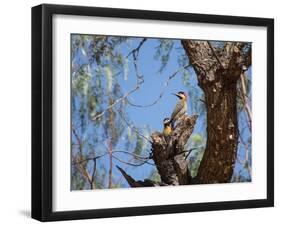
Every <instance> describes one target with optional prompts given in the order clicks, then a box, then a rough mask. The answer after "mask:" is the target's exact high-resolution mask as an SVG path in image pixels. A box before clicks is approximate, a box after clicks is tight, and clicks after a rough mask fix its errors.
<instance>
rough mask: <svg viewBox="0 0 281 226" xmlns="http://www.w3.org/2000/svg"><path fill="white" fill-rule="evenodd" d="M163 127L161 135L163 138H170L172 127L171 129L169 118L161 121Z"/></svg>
mask: <svg viewBox="0 0 281 226" xmlns="http://www.w3.org/2000/svg"><path fill="white" fill-rule="evenodd" d="M163 125H164V128H163V134H164V136H165V137H167V136H170V135H171V133H172V127H171V121H170V119H169V118H165V119H164V120H163Z"/></svg>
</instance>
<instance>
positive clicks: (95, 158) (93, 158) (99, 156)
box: [72, 153, 108, 165]
mask: <svg viewBox="0 0 281 226" xmlns="http://www.w3.org/2000/svg"><path fill="white" fill-rule="evenodd" d="M106 155H108V153H105V154H102V155H98V156H95V157H89V158H85V159H83V160H80V161H73V162H72V164H73V165H75V164H81V163H83V162H87V161H90V160H93V161H95V160H97V159H98V158H101V157H104V156H106Z"/></svg>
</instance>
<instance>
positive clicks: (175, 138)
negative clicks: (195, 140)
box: [118, 115, 198, 187]
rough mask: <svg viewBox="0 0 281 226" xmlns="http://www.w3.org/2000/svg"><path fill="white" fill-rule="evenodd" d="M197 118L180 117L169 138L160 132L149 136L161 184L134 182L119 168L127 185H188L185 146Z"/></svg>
mask: <svg viewBox="0 0 281 226" xmlns="http://www.w3.org/2000/svg"><path fill="white" fill-rule="evenodd" d="M197 118H198V116H197V115H193V116H187V115H184V116H182V117H181V118H180V119H179V120H178V123H177V124H176V126H175V129H174V131H173V132H172V134H171V136H170V137H165V136H164V135H163V134H162V133H160V132H154V133H153V134H152V135H151V139H152V158H153V160H154V162H155V165H156V168H157V170H158V173H159V174H160V176H161V183H156V182H153V181H151V180H147V179H145V180H144V181H137V182H136V181H135V180H134V179H133V178H132V177H131V176H129V175H128V174H127V173H126V172H125V171H124V170H122V169H121V168H120V167H119V168H118V169H119V170H120V172H121V173H122V175H123V176H124V178H125V179H126V180H127V182H128V184H129V185H130V186H131V187H132V186H133V187H141V186H142V187H143V186H159V185H160V186H162V185H180V184H189V183H190V181H191V176H190V172H189V169H188V165H187V161H186V151H185V145H186V143H187V141H188V139H189V137H190V135H191V134H192V132H193V128H194V125H195V123H196V120H197ZM189 152H191V151H190V150H189ZM148 181H149V182H148ZM136 183H137V184H136Z"/></svg>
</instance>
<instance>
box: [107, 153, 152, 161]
mask: <svg viewBox="0 0 281 226" xmlns="http://www.w3.org/2000/svg"><path fill="white" fill-rule="evenodd" d="M113 153H125V154H128V155H131V156H133V157H134V158H136V159H140V160H147V159H151V157H150V156H141V155H137V154H134V153H131V152H128V151H113Z"/></svg>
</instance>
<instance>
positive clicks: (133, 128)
mask: <svg viewBox="0 0 281 226" xmlns="http://www.w3.org/2000/svg"><path fill="white" fill-rule="evenodd" d="M119 115H120V117H121V119H122V120H123V121H124V122H125V123H126V124H127V126H128V127H129V128H130V129H132V130H133V131H134V132H135V133H136V134H138V135H139V136H140V137H142V138H144V139H145V140H147V141H148V142H149V143H151V144H152V141H151V140H150V139H149V138H147V137H146V136H144V135H143V134H141V133H140V132H139V131H138V130H137V129H136V128H135V126H133V125H131V124H130V123H129V122H128V121H127V120H126V119H125V117H124V116H123V114H122V113H121V112H120V111H119Z"/></svg>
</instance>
